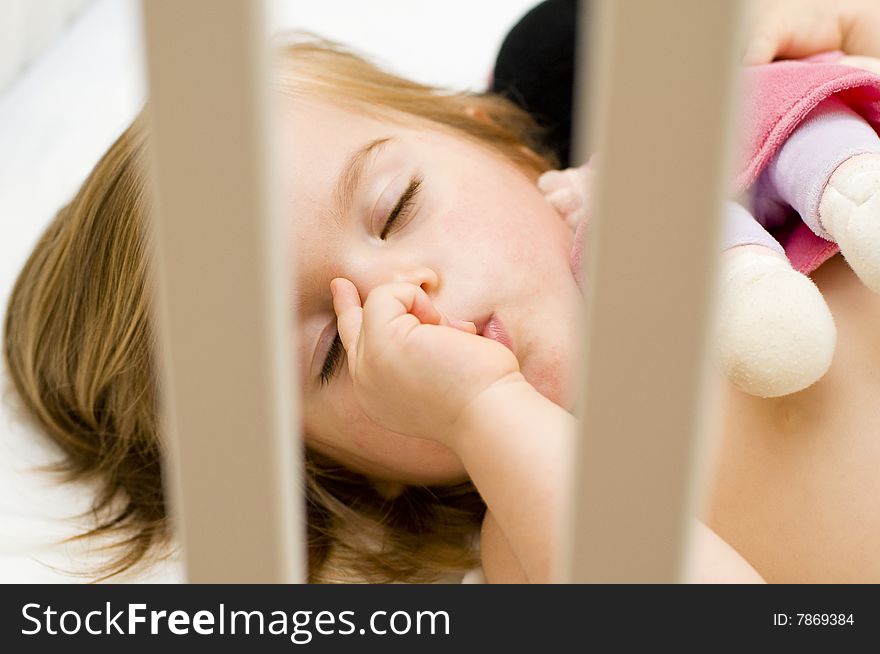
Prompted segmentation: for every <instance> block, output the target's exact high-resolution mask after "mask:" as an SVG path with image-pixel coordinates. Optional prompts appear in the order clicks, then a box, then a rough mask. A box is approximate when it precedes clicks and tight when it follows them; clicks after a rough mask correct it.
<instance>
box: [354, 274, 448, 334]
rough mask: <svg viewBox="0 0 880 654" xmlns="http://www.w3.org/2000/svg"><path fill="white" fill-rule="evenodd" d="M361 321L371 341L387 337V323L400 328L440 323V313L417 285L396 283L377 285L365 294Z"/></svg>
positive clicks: (441, 317) (441, 318)
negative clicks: (367, 294) (365, 298)
mask: <svg viewBox="0 0 880 654" xmlns="http://www.w3.org/2000/svg"><path fill="white" fill-rule="evenodd" d="M363 320H364V323H363V332H364V335H365V336H366V337H367V338H369V339H370V340H373V339H382V338H387V331H386V330H387V328H388V326H389V325H392V324H396V326H397V327H398V328H401V329H413V328H415V327H417V326H418V325H419V324H427V325H439V324H441V323H442V320H443V316H442V314H441V313H440V312H439V311H438V310H437V309H436V308H435V307H434V305H433V304H432V303H431V300H430V298H429V297H428V294H427V293H425V291H424V290H423V289H422V288H421V287H420V286H417V285H415V284H410V283H408V282H395V283H391V284H385V285H383V286H378V287H376V288H374V289H373V291H372V292H371V293H370V294H369V296H367V300H366V302H364V318H363Z"/></svg>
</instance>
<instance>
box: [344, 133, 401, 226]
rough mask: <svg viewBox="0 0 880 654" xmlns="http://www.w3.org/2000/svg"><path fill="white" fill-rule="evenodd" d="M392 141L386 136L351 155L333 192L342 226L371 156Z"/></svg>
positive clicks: (391, 138)
mask: <svg viewBox="0 0 880 654" xmlns="http://www.w3.org/2000/svg"><path fill="white" fill-rule="evenodd" d="M391 140H393V137H391V136H384V137H382V138H378V139H376V140H374V141H370V142H369V143H367V144H366V145H364V146H363V147H362V148H361V149H360V150H358V151H357V152H355V153H354V154H353V155H351V157H349V159H348V161H347V162H346V163H345V166H343V168H342V174H341V175H340V176H339V179H338V180H337V181H336V188H335V189H334V191H333V201H334V204H333V213H334V215H335V216H336V220H337V222H338V223H340V224H341V223H342V221H343V219H344V218H345V216H347V215H348V213H349V211H351V205H352V203H353V202H354V195H355V193H356V192H357V189H358V186H360V183H361V179H362V178H363V176H364V171H365V170H366V169H367V164H368V163H369V161H370V156H371V155H375V154H378V153H379V151H381V150H382V148H383V147H384V146H385V145H386V144H388V142H390V141H391Z"/></svg>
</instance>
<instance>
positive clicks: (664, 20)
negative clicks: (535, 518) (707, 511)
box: [561, 0, 740, 583]
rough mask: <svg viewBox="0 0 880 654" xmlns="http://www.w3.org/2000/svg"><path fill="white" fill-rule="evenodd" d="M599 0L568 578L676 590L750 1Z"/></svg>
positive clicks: (702, 413)
mask: <svg viewBox="0 0 880 654" xmlns="http://www.w3.org/2000/svg"><path fill="white" fill-rule="evenodd" d="M597 4H598V7H597V8H598V14H594V15H593V16H591V17H590V19H591V22H592V23H593V24H594V25H595V26H596V30H595V31H593V32H592V33H591V34H590V41H592V42H594V45H595V50H594V51H592V52H591V55H590V56H589V57H588V61H590V62H593V63H594V64H595V68H592V69H591V70H590V72H589V75H586V74H585V71H584V67H583V66H581V67H580V68H581V72H580V73H579V74H580V77H579V80H578V81H579V84H578V89H577V93H578V96H577V97H578V100H577V103H578V106H579V107H582V108H583V107H586V106H587V104H588V101H587V98H588V97H589V98H590V99H591V103H590V114H589V116H590V119H591V120H590V125H589V131H587V130H584V129H583V125H581V126H580V127H579V128H578V129H577V131H576V138H577V141H576V144H575V145H576V156H577V157H578V160H579V161H584V160H585V158H586V155H587V153H588V152H589V151H590V149H589V148H588V147H587V140H588V139H590V140H592V141H593V142H594V143H595V144H596V146H597V148H596V149H597V151H598V152H599V153H600V155H599V156H600V165H599V170H598V178H599V180H598V185H597V188H596V189H595V193H596V194H595V196H594V197H595V216H596V217H597V222H596V224H595V225H594V228H595V229H594V232H593V236H594V237H595V241H594V242H593V243H592V247H593V249H592V253H591V257H590V264H591V268H590V270H588V271H587V273H588V277H589V279H590V283H591V288H590V290H589V291H588V301H587V310H586V313H585V322H584V324H585V331H584V337H583V341H582V347H581V352H582V353H583V356H582V365H583V366H584V373H583V384H582V388H581V391H582V395H581V402H580V403H579V405H578V406H579V407H580V408H581V411H580V416H579V417H580V419H581V430H582V433H581V438H580V439H579V443H578V452H577V455H576V457H575V460H576V463H575V465H577V466H578V469H577V471H576V473H575V475H574V476H573V478H574V480H575V481H574V482H573V483H574V486H575V488H574V489H573V493H574V497H575V501H574V502H573V503H572V512H571V514H570V515H571V521H570V526H571V532H570V533H569V534H567V536H566V537H564V538H563V540H562V542H563V547H564V552H563V556H562V561H563V567H562V570H561V575H562V580H563V581H574V582H580V583H587V582H589V583H631V582H638V583H669V582H674V581H679V580H680V579H681V575H682V572H683V565H682V564H683V561H682V552H683V549H684V547H685V544H686V543H685V538H686V534H687V533H688V527H689V524H688V523H689V521H690V520H691V519H692V517H691V516H693V515H694V514H695V506H696V503H697V502H696V498H695V495H694V492H693V488H694V487H695V486H696V487H701V486H702V484H701V481H702V476H703V475H704V474H705V468H706V466H705V465H704V463H703V460H704V459H705V458H706V456H705V452H704V449H705V448H706V447H707V446H708V444H709V442H708V439H707V438H706V432H707V431H708V429H707V427H708V426H709V424H710V423H709V418H710V416H711V412H710V409H714V408H715V404H716V402H717V397H716V394H717V390H718V389H717V388H716V386H715V385H707V383H708V382H710V381H711V380H712V379H714V377H710V375H709V374H708V373H709V370H710V368H709V366H708V364H707V361H708V358H707V356H706V353H707V348H708V345H709V342H708V338H707V337H708V334H709V328H710V326H711V317H712V315H713V314H712V308H713V291H714V288H715V280H716V268H717V258H718V250H719V247H718V245H717V244H718V243H720V239H719V235H718V230H719V221H720V219H719V216H720V214H721V208H722V199H723V195H724V193H725V191H726V186H727V185H726V179H727V178H728V159H729V158H730V157H729V154H728V151H729V149H730V147H729V141H730V140H731V139H730V136H731V132H732V130H731V129H730V126H731V117H732V113H733V112H732V111H731V106H732V100H733V91H734V87H735V84H734V80H735V78H736V75H735V72H736V65H735V59H736V57H735V46H736V41H737V38H736V37H737V36H738V32H739V22H740V16H739V14H740V7H739V2H737V0H713V2H706V1H705V0H668V1H667V2H656V0H600V2H598V3H597ZM582 13H585V12H582ZM581 20H582V21H585V20H587V17H585V16H583V15H582V16H581ZM581 30H582V33H583V31H584V30H586V23H582V24H581ZM584 45H585V43H584V41H583V40H582V42H581V49H580V52H581V57H582V58H583V56H584V55H586V47H584ZM582 61H583V59H582ZM586 78H589V81H590V83H589V84H587V83H586V82H585V79H586ZM700 493H702V490H700Z"/></svg>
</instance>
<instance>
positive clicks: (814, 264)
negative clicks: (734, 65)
mask: <svg viewBox="0 0 880 654" xmlns="http://www.w3.org/2000/svg"><path fill="white" fill-rule="evenodd" d="M840 54H841V53H826V54H824V55H820V56H819V57H814V58H811V59H809V60H803V61H779V62H774V63H772V64H766V65H763V66H752V67H749V68H746V69H745V71H744V84H743V91H744V103H743V107H742V112H741V114H740V115H741V116H742V119H741V128H740V129H741V135H740V153H739V159H738V165H737V167H736V176H735V178H734V180H733V188H732V189H731V192H732V193H733V194H737V193H740V192H742V191H744V190H746V189H748V188H749V187H751V185H752V184H754V182H755V180H757V179H758V176H759V175H760V174H761V172H762V171H763V170H764V168H765V167H766V166H767V165H768V164H769V163H770V161H771V159H772V158H773V155H775V154H776V152H777V151H778V150H779V148H780V147H781V146H782V144H783V143H784V142H785V140H786V139H787V138H788V137H789V135H790V134H791V133H792V132H793V131H794V130H795V128H796V127H797V126H798V125H799V124H800V122H801V121H802V120H803V119H804V118H805V117H806V116H807V114H809V113H810V111H811V110H812V109H814V108H815V107H816V106H817V105H818V104H819V103H820V102H822V101H823V100H825V99H826V98H829V97H831V96H832V95H836V96H837V97H838V98H840V99H841V100H842V101H843V102H845V103H846V104H847V105H849V106H850V107H851V108H852V109H853V110H854V111H856V113H858V114H860V115H861V116H862V117H863V118H864V119H865V120H867V121H868V122H869V123H870V124H871V126H872V127H873V128H874V129H875V131H880V76H877V75H875V74H874V73H871V72H869V71H865V70H861V69H858V68H852V67H850V66H842V65H840V64H836V63H833V60H836V59H837V58H839V57H840ZM771 231H772V232H773V236H775V237H776V238H777V240H779V242H780V243H781V244H782V247H783V248H785V253H786V254H787V255H788V258H789V260H790V261H791V264H792V267H794V268H795V270H798V271H800V272H803V273H806V274H810V273H811V272H813V271H814V270H815V269H816V268H818V267H819V266H820V265H822V264H823V263H824V262H825V261H827V260H828V259H830V258H831V257H832V256H834V255H835V254H836V253H837V252H838V251H839V248H838V247H837V245H836V244H835V243H832V242H830V241H826V240H825V239H822V238H820V237H818V236H816V235H815V234H814V233H813V232H812V231H811V230H810V228H809V227H807V225H805V224H804V223H803V222H802V221H801V220H800V219H799V218H797V216H796V214H795V215H794V216H793V219H792V220H791V221H788V222H786V224H785V225H783V226H782V227H781V228H779V229H777V230H771Z"/></svg>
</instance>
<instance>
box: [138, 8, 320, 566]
mask: <svg viewBox="0 0 880 654" xmlns="http://www.w3.org/2000/svg"><path fill="white" fill-rule="evenodd" d="M142 10H143V15H144V25H145V34H146V45H147V55H148V69H149V70H148V73H149V83H150V95H151V100H150V105H151V106H150V118H151V120H152V128H153V137H154V140H153V145H154V165H153V170H154V180H155V181H156V182H157V187H156V189H155V190H156V192H157V195H156V196H155V197H156V200H157V206H158V211H157V212H156V214H155V222H154V230H155V231H154V237H155V241H156V248H155V252H154V254H155V256H156V257H157V261H156V264H157V265H156V274H157V282H158V283H157V286H158V297H157V300H158V302H157V318H158V321H157V332H158V334H157V336H158V344H159V346H160V351H161V353H162V357H161V363H162V365H161V366H160V369H162V373H161V374H162V376H161V381H160V387H161V388H162V389H163V392H162V393H161V400H162V405H163V416H162V420H163V423H162V424H163V427H164V433H165V434H166V436H167V437H168V443H169V457H168V464H169V465H167V466H166V470H168V471H169V472H170V479H168V480H167V482H170V484H169V483H166V489H167V491H166V493H167V497H168V499H169V505H170V509H171V515H172V516H173V517H174V518H175V524H176V533H177V534H178V536H179V537H180V538H181V540H182V544H183V550H184V559H185V564H186V570H187V579H188V580H189V581H190V582H199V583H206V582H225V583H237V582H300V581H303V580H304V578H305V576H304V575H305V559H304V549H303V546H304V542H305V538H304V526H303V525H304V511H303V506H302V502H301V498H300V494H299V493H300V491H299V485H298V483H297V481H298V479H299V476H298V474H297V473H298V471H299V470H300V467H301V455H300V449H299V444H300V442H301V441H300V438H299V410H298V395H297V394H296V393H295V392H294V389H295V388H296V386H295V380H294V375H295V373H294V365H293V358H292V352H293V351H295V350H293V349H292V348H293V347H294V346H293V345H292V344H291V342H290V339H291V336H292V334H293V329H292V316H291V313H290V311H289V310H288V303H287V302H286V301H285V298H286V297H288V292H287V291H288V288H287V285H288V284H289V283H290V281H289V280H290V275H288V274H287V270H288V267H289V265H288V264H287V262H286V252H285V251H284V244H285V243H288V242H289V239H288V238H286V237H285V236H284V234H283V232H282V227H281V222H280V219H278V212H277V211H276V210H275V209H276V204H277V202H276V200H275V195H274V191H273V189H274V185H272V184H271V180H272V175H273V170H274V168H273V164H272V160H273V158H272V157H270V156H269V154H270V152H269V151H268V149H267V144H268V139H267V126H268V120H267V118H268V113H267V107H268V91H267V84H266V83H265V81H264V77H265V75H266V72H267V61H268V57H267V53H266V47H267V42H266V37H265V34H264V31H265V23H264V18H263V5H262V3H261V2H256V1H251V2H241V1H239V0H144V1H143V3H142Z"/></svg>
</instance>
